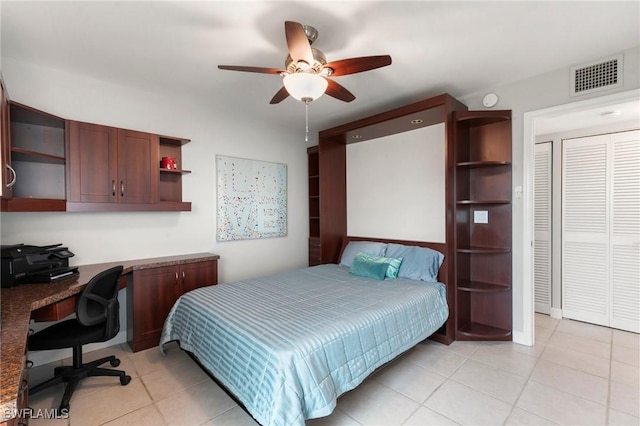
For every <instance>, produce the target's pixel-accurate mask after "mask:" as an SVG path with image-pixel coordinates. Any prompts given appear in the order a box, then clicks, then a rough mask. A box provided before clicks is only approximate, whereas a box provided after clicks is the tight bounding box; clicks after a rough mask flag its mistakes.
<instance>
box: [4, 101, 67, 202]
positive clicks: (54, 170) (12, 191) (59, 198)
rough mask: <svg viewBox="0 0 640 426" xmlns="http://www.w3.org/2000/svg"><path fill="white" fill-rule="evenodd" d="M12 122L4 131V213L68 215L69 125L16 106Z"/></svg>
mask: <svg viewBox="0 0 640 426" xmlns="http://www.w3.org/2000/svg"><path fill="white" fill-rule="evenodd" d="M3 120H7V112H4V113H3ZM8 120H9V128H8V129H6V130H5V127H4V126H3V131H2V133H3V147H2V152H3V162H4V166H3V167H4V170H3V172H4V174H3V202H2V210H3V211H64V210H65V203H66V199H65V198H66V194H65V187H66V175H65V163H66V153H65V121H64V120H63V119H62V118H60V117H56V116H54V115H51V114H47V113H45V112H42V111H38V110H36V109H33V108H30V107H28V106H25V105H21V104H18V103H14V102H9V103H8ZM6 141H8V144H7V142H6Z"/></svg>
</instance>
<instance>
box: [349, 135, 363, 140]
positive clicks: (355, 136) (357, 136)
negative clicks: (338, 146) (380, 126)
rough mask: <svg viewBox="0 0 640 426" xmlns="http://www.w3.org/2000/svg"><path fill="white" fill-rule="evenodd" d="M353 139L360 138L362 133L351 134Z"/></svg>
mask: <svg viewBox="0 0 640 426" xmlns="http://www.w3.org/2000/svg"><path fill="white" fill-rule="evenodd" d="M351 137H352V138H353V139H362V135H351Z"/></svg>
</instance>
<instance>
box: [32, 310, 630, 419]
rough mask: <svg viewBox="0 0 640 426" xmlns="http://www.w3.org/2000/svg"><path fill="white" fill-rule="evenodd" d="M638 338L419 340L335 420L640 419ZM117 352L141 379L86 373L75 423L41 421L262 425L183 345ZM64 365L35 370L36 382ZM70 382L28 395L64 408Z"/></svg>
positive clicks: (593, 333)
mask: <svg viewBox="0 0 640 426" xmlns="http://www.w3.org/2000/svg"><path fill="white" fill-rule="evenodd" d="M639 351H640V335H638V334H634V333H628V332H623V331H619V330H612V329H609V328H605V327H599V326H594V325H590V324H585V323H581V322H577V321H571V320H565V319H563V320H556V319H553V318H550V317H548V316H545V315H539V314H537V315H536V345H535V346H534V347H527V346H522V345H517V344H513V343H496V342H487V343H479V342H454V343H453V344H452V345H450V346H445V345H441V344H439V343H435V342H428V343H426V344H420V345H418V346H417V347H415V348H413V349H412V350H410V351H409V352H408V353H407V354H405V355H403V356H402V357H401V358H399V359H397V360H395V361H394V362H392V363H390V364H389V365H387V366H386V367H385V368H383V369H381V370H380V371H378V372H376V373H375V374H374V375H373V376H371V377H370V378H369V379H367V380H366V381H365V382H364V383H363V384H361V385H360V386H359V387H358V388H357V389H355V390H353V391H351V392H348V393H347V394H345V395H343V396H342V397H341V398H340V399H339V400H338V406H337V408H336V410H335V411H334V412H333V414H332V415H330V416H328V417H325V418H322V419H315V420H312V421H309V422H308V424H309V425H312V426H328V425H356V426H357V425H455V424H463V425H553V424H562V425H636V426H637V425H640V412H639V410H640V409H639V407H640V397H639V393H640V353H639ZM105 354H116V355H117V356H118V357H119V358H120V359H121V361H122V364H121V365H120V367H119V368H122V369H124V370H126V371H127V373H128V374H129V375H131V377H132V378H133V379H132V381H131V383H130V384H129V385H128V386H124V387H123V386H121V385H120V384H119V382H118V380H117V379H115V380H114V379H113V378H89V379H87V380H85V381H84V382H83V383H82V384H81V385H80V389H79V390H77V391H76V393H75V395H74V397H73V399H72V400H71V413H70V417H69V419H65V420H45V419H32V420H31V422H30V424H31V425H32V426H40V425H48V424H55V425H71V426H87V425H109V426H115V425H240V426H243V425H255V422H254V421H253V419H252V418H251V417H250V416H248V415H247V414H246V413H245V412H244V411H243V410H242V409H241V408H240V407H238V405H237V404H236V403H235V402H234V401H233V400H232V399H231V398H230V397H229V396H228V395H226V394H225V393H224V392H223V391H222V390H221V389H220V388H219V387H218V386H217V385H216V384H215V383H214V382H213V381H212V380H211V379H210V378H209V377H208V376H207V375H206V374H205V373H203V372H202V370H201V369H200V368H199V367H198V366H197V365H196V363H195V362H193V361H192V360H191V358H190V357H189V356H188V355H186V354H185V353H184V352H182V351H181V350H180V349H179V348H178V347H177V346H174V347H172V348H170V350H169V353H168V355H167V357H165V358H163V357H162V356H161V355H160V352H159V350H158V348H152V349H149V350H146V351H142V352H138V353H135V354H134V353H132V352H131V351H130V349H129V348H128V346H127V345H126V344H124V345H117V346H113V347H110V348H107V349H103V350H100V351H95V352H91V353H89V354H87V355H86V356H85V360H90V359H95V358H97V357H99V356H104V355H105ZM57 365H60V363H52V364H48V365H45V366H40V367H36V368H34V369H32V371H30V378H29V380H30V382H31V383H39V381H41V380H43V379H44V378H46V377H48V376H49V375H51V374H52V370H53V367H55V366H57ZM62 390H63V388H62V385H60V386H58V387H55V388H52V389H50V390H46V391H43V392H41V393H39V394H36V395H34V396H33V397H32V398H31V401H30V406H31V407H32V408H34V409H35V410H38V409H47V408H53V407H56V406H57V404H59V401H60V397H61V395H62Z"/></svg>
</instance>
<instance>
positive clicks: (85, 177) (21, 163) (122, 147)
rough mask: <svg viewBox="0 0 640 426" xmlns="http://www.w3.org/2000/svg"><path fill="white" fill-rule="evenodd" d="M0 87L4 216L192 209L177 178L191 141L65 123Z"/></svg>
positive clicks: (66, 120)
mask: <svg viewBox="0 0 640 426" xmlns="http://www.w3.org/2000/svg"><path fill="white" fill-rule="evenodd" d="M2 89H3V95H2V163H3V170H2V173H3V175H2V181H3V185H2V188H3V191H2V200H1V205H0V208H1V210H2V211H7V212H31V211H190V210H191V203H190V202H185V201H183V200H182V180H181V177H182V175H184V174H186V173H190V171H189V170H185V169H183V168H182V156H181V147H182V145H184V144H185V143H187V142H189V139H186V138H180V137H170V136H162V135H157V134H153V133H149V132H140V131H135V130H129V129H119V128H115V127H111V126H105V125H100V124H93V123H83V122H79V121H75V120H70V119H64V118H61V117H57V116H55V115H52V114H49V113H47V112H44V111H39V110H37V109H35V108H31V107H29V106H27V105H22V104H19V103H16V102H11V101H10V100H9V97H8V96H7V94H6V93H7V92H6V88H5V87H4V83H3V86H2ZM163 157H168V158H171V159H172V161H171V163H170V166H169V167H167V166H165V167H162V162H161V159H162V158H163ZM174 165H175V166H174Z"/></svg>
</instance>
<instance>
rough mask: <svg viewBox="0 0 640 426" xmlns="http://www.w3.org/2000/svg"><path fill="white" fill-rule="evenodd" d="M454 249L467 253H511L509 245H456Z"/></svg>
mask: <svg viewBox="0 0 640 426" xmlns="http://www.w3.org/2000/svg"><path fill="white" fill-rule="evenodd" d="M456 251H457V252H458V253H469V254H502V253H511V247H458V248H457V249H456Z"/></svg>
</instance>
